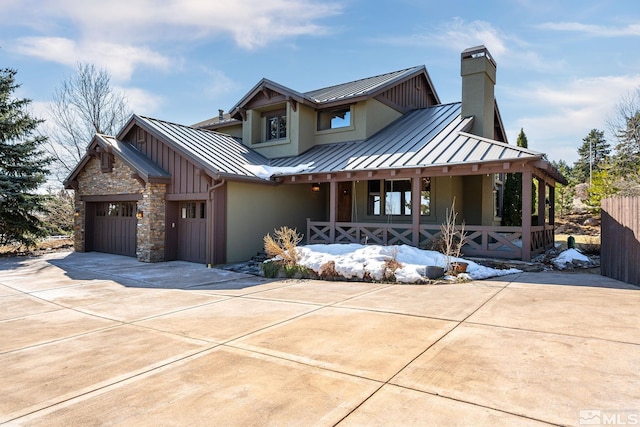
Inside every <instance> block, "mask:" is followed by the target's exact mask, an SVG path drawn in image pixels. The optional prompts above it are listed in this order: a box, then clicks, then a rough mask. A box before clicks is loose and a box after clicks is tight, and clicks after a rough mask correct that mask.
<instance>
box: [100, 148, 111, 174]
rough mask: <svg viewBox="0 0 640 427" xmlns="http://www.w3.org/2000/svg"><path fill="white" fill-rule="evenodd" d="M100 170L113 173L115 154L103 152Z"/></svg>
mask: <svg viewBox="0 0 640 427" xmlns="http://www.w3.org/2000/svg"><path fill="white" fill-rule="evenodd" d="M100 170H102V172H111V171H112V170H113V154H110V153H107V152H106V151H102V152H101V153H100Z"/></svg>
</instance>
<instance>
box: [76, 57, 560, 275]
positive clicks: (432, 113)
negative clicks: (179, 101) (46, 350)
mask: <svg viewBox="0 0 640 427" xmlns="http://www.w3.org/2000/svg"><path fill="white" fill-rule="evenodd" d="M461 76H462V101H461V102H458V103H451V104H442V103H441V102H440V99H439V97H438V95H437V93H436V90H435V88H434V86H433V83H432V82H431V79H430V78H429V75H428V73H427V70H426V68H425V67H424V66H419V67H412V68H407V69H404V70H400V71H395V72H391V73H387V74H383V75H380V76H375V77H369V78H365V79H362V80H358V81H353V82H349V83H344V84H339V85H336V86H332V87H327V88H323V89H319V90H314V91H310V92H305V93H302V92H298V91H296V90H293V89H290V88H288V87H285V86H283V85H280V84H278V83H276V82H273V81H271V80H267V79H262V80H261V81H260V82H258V84H256V85H255V86H254V87H253V88H252V89H251V90H250V91H249V92H248V93H247V94H246V95H245V96H244V97H243V98H242V99H241V100H240V101H239V102H238V103H237V104H236V105H235V106H233V108H231V110H230V111H229V112H228V113H226V114H225V113H224V111H222V110H220V111H219V114H218V115H217V116H216V117H213V118H212V119H210V120H206V121H204V122H201V123H198V124H196V125H193V126H183V125H178V124H174V123H168V122H165V121H162V120H156V119H153V118H149V117H141V116H136V115H134V116H133V117H132V118H131V119H130V121H129V122H128V123H127V124H126V126H125V127H124V128H123V129H122V130H121V131H120V133H119V134H118V135H115V136H107V135H96V136H95V137H94V139H93V141H92V142H91V143H90V145H89V146H88V149H87V152H86V154H85V155H84V157H83V158H82V160H81V161H80V163H79V164H78V165H77V166H76V168H75V169H74V170H73V171H72V172H71V174H70V175H69V176H68V178H67V179H66V181H65V187H66V188H72V189H74V190H75V195H76V196H75V197H76V199H75V200H76V220H75V231H76V233H75V249H76V250H77V251H92V250H95V251H103V252H110V253H117V254H123V255H129V256H136V257H137V258H138V259H139V260H140V261H146V262H158V261H167V260H175V259H180V260H187V261H193V262H199V263H206V264H220V263H225V262H235V261H241V260H246V259H248V258H250V257H251V256H253V255H255V254H256V253H257V252H260V251H261V250H262V238H263V236H264V235H265V234H267V233H269V232H272V231H273V230H274V228H278V227H280V226H283V225H287V226H290V227H295V228H297V229H298V231H300V232H302V233H303V234H304V235H305V241H306V243H333V242H362V243H378V244H410V245H415V246H419V245H423V244H425V243H426V242H428V241H429V240H430V239H432V238H433V237H434V236H435V235H436V234H437V233H438V231H439V227H440V224H441V223H442V222H443V220H444V217H445V213H446V210H447V209H448V208H450V206H451V202H452V200H453V199H454V198H455V201H456V202H455V203H456V210H457V211H458V212H459V218H460V220H463V221H464V222H465V224H466V230H467V232H468V233H469V241H468V243H467V245H466V246H465V249H464V252H465V254H466V255H488V256H494V257H504V258H519V259H523V260H528V259H530V258H531V256H532V254H535V253H536V252H538V251H541V250H543V249H545V248H548V247H550V246H551V245H552V244H553V240H554V214H553V206H554V186H555V183H556V182H561V183H564V182H565V181H564V178H563V177H562V176H561V175H560V174H559V173H558V172H557V170H555V169H554V168H553V167H552V166H551V164H550V163H549V162H548V161H547V160H546V159H545V157H544V155H543V154H542V153H538V152H535V151H532V150H528V149H524V148H520V147H517V146H513V145H509V144H508V143H507V139H506V135H505V131H504V127H503V124H502V120H501V117H500V112H499V110H498V106H497V103H496V101H495V99H494V85H495V81H496V63H495V61H494V60H493V58H492V57H491V55H490V53H489V51H488V50H487V49H486V48H485V47H484V46H478V47H475V48H471V49H467V50H465V51H464V52H462V55H461ZM507 173H521V174H522V176H523V186H522V194H523V197H522V200H523V206H522V211H523V212H532V213H533V214H532V215H525V216H524V217H523V220H522V226H520V227H502V226H501V225H500V223H501V212H502V188H503V182H504V176H505V174H507ZM534 181H536V182H537V188H538V189H539V191H538V197H537V200H536V202H537V203H532V202H531V200H532V183H533V182H534ZM532 205H533V206H532Z"/></svg>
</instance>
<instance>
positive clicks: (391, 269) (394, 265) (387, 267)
mask: <svg viewBox="0 0 640 427" xmlns="http://www.w3.org/2000/svg"><path fill="white" fill-rule="evenodd" d="M397 258H398V248H395V249H394V250H393V253H392V255H391V257H389V258H387V259H385V260H384V272H383V273H382V280H387V281H390V282H395V281H396V274H395V273H396V270H397V269H399V268H402V264H401V263H400V261H398V259H397Z"/></svg>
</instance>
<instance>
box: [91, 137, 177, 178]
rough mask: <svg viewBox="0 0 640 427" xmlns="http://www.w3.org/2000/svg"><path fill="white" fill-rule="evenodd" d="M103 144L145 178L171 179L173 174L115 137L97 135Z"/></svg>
mask: <svg viewBox="0 0 640 427" xmlns="http://www.w3.org/2000/svg"><path fill="white" fill-rule="evenodd" d="M96 139H98V140H99V141H100V142H102V143H103V144H105V145H107V146H110V147H111V149H112V151H113V152H116V153H118V154H119V157H120V158H122V159H123V160H124V161H125V162H126V163H128V164H129V166H130V167H131V168H132V169H133V170H135V171H136V172H138V173H139V174H140V175H141V176H143V177H145V178H160V179H170V178H171V174H169V173H168V172H167V171H165V170H164V169H162V168H161V167H160V166H158V165H157V164H155V163H154V162H153V161H151V159H149V158H148V157H147V156H145V155H144V154H142V153H141V152H140V151H138V150H136V149H135V148H133V147H132V146H131V145H130V144H128V143H126V142H122V141H118V140H117V139H116V138H115V137H113V136H109V135H100V134H97V135H96Z"/></svg>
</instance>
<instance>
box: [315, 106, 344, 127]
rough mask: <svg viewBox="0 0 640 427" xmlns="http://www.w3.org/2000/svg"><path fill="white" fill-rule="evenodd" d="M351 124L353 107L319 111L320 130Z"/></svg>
mask: <svg viewBox="0 0 640 427" xmlns="http://www.w3.org/2000/svg"><path fill="white" fill-rule="evenodd" d="M349 126H351V107H343V108H337V109H334V110H326V111H318V130H327V129H338V128H344V127H349Z"/></svg>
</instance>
